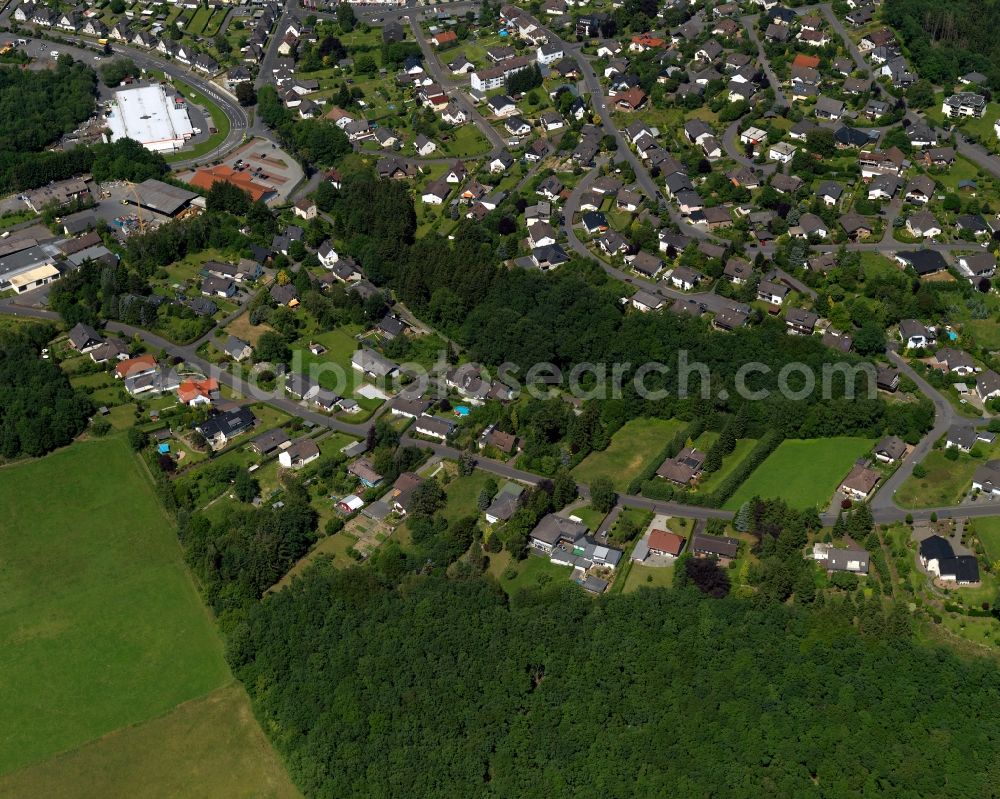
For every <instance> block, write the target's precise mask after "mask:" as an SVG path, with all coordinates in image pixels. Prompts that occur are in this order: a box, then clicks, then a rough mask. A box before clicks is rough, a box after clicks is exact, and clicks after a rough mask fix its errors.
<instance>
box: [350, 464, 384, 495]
mask: <svg viewBox="0 0 1000 799" xmlns="http://www.w3.org/2000/svg"><path fill="white" fill-rule="evenodd" d="M347 471H348V472H350V473H351V474H353V475H354V476H355V477H357V478H358V480H360V481H361V484H362V485H364V486H365V487H367V488H377V487H378V486H379V484H380V483H381V482H382V480H383V477H382V475H381V474H379V473H378V472H376V471H375V469H374V468H373V467H372V463H371V461H370V460H368V459H367V458H359V459H358V460H356V461H354V463H352V464H351V465H350V466H348V467H347Z"/></svg>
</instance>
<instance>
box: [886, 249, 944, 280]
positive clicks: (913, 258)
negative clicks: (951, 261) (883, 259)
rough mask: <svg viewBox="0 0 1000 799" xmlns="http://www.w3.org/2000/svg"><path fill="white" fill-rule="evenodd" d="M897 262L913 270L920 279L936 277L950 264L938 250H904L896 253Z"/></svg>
mask: <svg viewBox="0 0 1000 799" xmlns="http://www.w3.org/2000/svg"><path fill="white" fill-rule="evenodd" d="M896 261H897V262H898V263H899V264H900V265H901V266H904V267H907V266H908V267H910V268H911V269H913V271H914V272H916V273H917V276H918V277H927V276H928V275H935V274H937V273H938V272H943V271H945V270H946V269H947V268H948V262H947V261H945V259H944V256H943V255H942V254H941V253H940V252H939V251H938V250H902V251H900V252H897V253H896Z"/></svg>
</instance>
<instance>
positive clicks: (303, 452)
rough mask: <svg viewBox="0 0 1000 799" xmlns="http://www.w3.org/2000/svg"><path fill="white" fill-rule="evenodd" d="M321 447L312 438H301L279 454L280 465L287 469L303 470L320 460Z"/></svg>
mask: <svg viewBox="0 0 1000 799" xmlns="http://www.w3.org/2000/svg"><path fill="white" fill-rule="evenodd" d="M319 454H320V453H319V447H318V446H317V445H316V442H315V441H313V440H312V439H311V438H300V439H299V440H298V441H295V442H294V443H293V444H292V445H291V446H290V447H288V448H287V449H285V450H282V451H281V452H280V453H279V454H278V463H279V464H280V465H281V466H282V467H283V468H285V469H301V468H302V467H304V466H306V465H308V464H310V463H312V462H313V461H314V460H316V459H318V458H319Z"/></svg>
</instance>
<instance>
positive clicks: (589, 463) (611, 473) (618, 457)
mask: <svg viewBox="0 0 1000 799" xmlns="http://www.w3.org/2000/svg"><path fill="white" fill-rule="evenodd" d="M682 427H683V422H679V421H676V420H674V419H632V420H630V421H628V422H626V423H625V424H624V425H622V428H621V429H620V430H619V431H618V432H617V433H615V434H614V436H612V438H611V443H610V444H609V445H608V448H607V449H605V450H603V451H601V452H592V453H590V454H589V455H588V456H587V457H586V458H584V459H583V461H581V462H580V464H579V465H578V466H577V467H576V468H575V469H573V476H574V477H575V478H576V479H577V480H578V481H579V482H581V483H590V482H593V480H594V479H595V478H597V477H610V478H611V480H612V482H613V483H614V484H615V488H616V489H617V490H618V491H624V490H625V489H626V488H627V487H628V484H629V483H630V482H631V481H632V480H633V478H635V477H637V476H638V475H639V474H640V472H642V470H643V469H645V468H646V467H647V466H649V465H650V461H651V460H652V459H653V458H656V457H658V456H659V454H660V452H662V451H663V448H664V447H665V446H666V445H667V443H668V442H669V441H670V439H672V438H673V437H674V436H675V435H676V434H677V432H678V431H679V430H680V429H681V428H682ZM657 465H659V464H657Z"/></svg>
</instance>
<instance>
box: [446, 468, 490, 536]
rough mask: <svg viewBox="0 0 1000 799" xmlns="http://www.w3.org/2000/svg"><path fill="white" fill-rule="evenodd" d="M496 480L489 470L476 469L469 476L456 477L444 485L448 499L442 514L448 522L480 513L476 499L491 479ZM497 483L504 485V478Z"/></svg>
mask: <svg viewBox="0 0 1000 799" xmlns="http://www.w3.org/2000/svg"><path fill="white" fill-rule="evenodd" d="M491 478H492V479H494V480H496V478H495V477H493V475H491V474H490V473H489V472H484V471H482V470H481V469H476V470H475V471H474V472H473V473H472V474H470V475H469V476H468V477H456V478H455V479H454V480H452V481H451V482H450V483H448V485H446V486H445V487H444V493H445V494H446V495H447V497H448V500H447V502H446V503H445V506H444V507H443V508H442V509H441V515H442V516H444V518H446V519H447V520H448V523H449V524H450V523H451V522H454V521H457V520H458V519H461V518H462V517H464V516H475V515H477V514H478V513H479V508H478V507H477V506H476V500H478V499H479V493H480V492H481V491H482V490H483V486H485V485H486V483H487V482H488V481H489V480H490V479H491ZM496 482H497V485H498V486H502V485H503V480H497V481H496Z"/></svg>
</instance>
